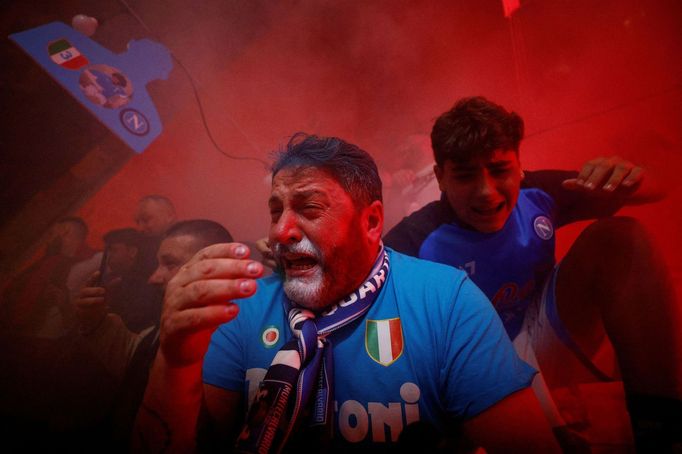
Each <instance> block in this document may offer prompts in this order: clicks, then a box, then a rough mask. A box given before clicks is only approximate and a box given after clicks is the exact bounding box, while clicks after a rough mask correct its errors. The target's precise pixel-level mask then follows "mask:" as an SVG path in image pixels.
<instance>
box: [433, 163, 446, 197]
mask: <svg viewBox="0 0 682 454" xmlns="http://www.w3.org/2000/svg"><path fill="white" fill-rule="evenodd" d="M433 173H435V174H436V180H438V189H440V191H441V192H443V191H444V189H443V184H442V181H443V173H444V171H443V168H442V167H441V166H439V165H438V164H434V165H433Z"/></svg>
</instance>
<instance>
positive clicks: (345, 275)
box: [136, 134, 557, 452]
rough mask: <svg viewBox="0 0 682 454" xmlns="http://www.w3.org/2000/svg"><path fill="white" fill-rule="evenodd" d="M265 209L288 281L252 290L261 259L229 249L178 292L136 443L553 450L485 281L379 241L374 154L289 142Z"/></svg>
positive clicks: (203, 264)
mask: <svg viewBox="0 0 682 454" xmlns="http://www.w3.org/2000/svg"><path fill="white" fill-rule="evenodd" d="M268 205H269V208H270V215H271V224H270V234H269V241H270V244H271V245H272V248H273V252H274V256H275V259H276V261H277V262H278V265H279V269H280V273H277V274H274V275H272V276H270V277H268V278H265V279H262V280H259V281H256V279H257V278H259V277H260V276H261V275H262V273H263V265H262V264H261V263H259V262H257V261H255V260H250V259H249V250H248V248H246V247H245V246H244V245H242V244H238V243H231V244H221V245H213V246H210V247H207V248H205V249H203V250H201V251H200V252H199V253H197V254H196V255H195V256H194V257H193V258H192V259H191V260H190V261H189V262H188V263H187V264H186V265H185V266H183V267H182V269H181V270H180V271H179V272H178V273H177V274H176V275H175V277H174V278H173V279H172V280H171V281H170V282H169V283H168V286H167V289H166V298H165V301H164V310H163V315H162V322H161V345H160V348H159V352H158V354H157V357H156V359H155V362H154V365H153V366H152V371H151V375H150V381H149V386H148V387H147V391H146V394H145V398H144V404H143V406H142V408H141V409H140V412H139V413H138V422H137V438H136V442H137V448H139V449H145V450H148V451H161V450H169V451H183V452H184V451H192V450H195V449H204V448H207V446H208V447H216V446H223V449H224V447H225V446H230V445H233V446H234V443H235V440H236V447H235V449H236V451H237V452H279V451H281V450H282V449H287V450H301V451H303V452H332V451H339V450H345V449H349V448H353V449H360V450H363V449H372V450H376V449H379V450H381V449H388V448H390V447H391V446H395V444H396V443H397V442H398V441H399V437H400V434H401V432H403V429H405V427H408V428H410V427H415V426H417V427H421V428H420V429H418V430H422V432H423V433H429V434H430V433H434V434H436V435H433V436H431V437H429V438H426V437H424V438H422V439H421V442H423V443H424V444H423V445H422V448H423V449H427V450H429V449H430V448H432V449H434V450H435V449H437V448H440V447H441V446H438V440H439V437H438V434H440V435H442V434H443V433H444V432H446V431H449V432H450V433H452V431H453V429H452V427H458V429H459V430H460V431H461V433H462V436H461V437H459V438H458V440H457V442H458V443H461V444H463V445H466V444H468V443H470V444H472V445H473V446H476V445H481V446H483V447H484V448H485V449H486V450H487V451H488V452H496V451H501V450H505V449H506V450H517V451H519V450H537V451H552V450H554V449H556V448H557V446H556V444H555V443H554V440H553V438H552V436H551V433H550V432H549V427H548V425H547V424H546V422H545V421H544V418H543V417H542V413H541V410H540V408H539V404H538V402H537V400H536V399H535V397H534V395H533V393H532V392H531V391H530V389H529V388H528V386H529V384H530V381H531V380H532V377H533V375H534V373H535V372H534V370H533V369H531V368H530V367H529V366H528V365H527V364H525V363H523V362H522V361H520V360H519V359H518V357H517V356H516V354H515V353H514V352H513V348H512V346H511V343H510V341H509V339H508V337H507V336H506V334H505V333H504V329H503V327H502V324H501V323H500V321H499V319H498V318H497V316H496V314H495V312H494V310H493V308H492V306H491V305H490V303H489V301H487V300H486V298H485V297H484V296H483V295H482V293H481V292H480V291H479V290H478V288H476V287H475V286H474V285H473V284H472V283H471V281H469V280H468V279H467V278H466V275H465V273H463V272H461V271H458V270H456V269H454V268H451V267H446V266H442V265H439V264H435V263H430V262H426V261H421V260H418V259H414V258H410V257H407V256H404V255H401V254H398V253H395V252H393V251H391V250H389V249H386V248H384V247H383V244H382V242H381V234H382V228H383V206H382V201H381V180H380V179H379V176H378V172H377V168H376V165H375V163H374V161H373V160H372V158H371V157H370V156H369V155H368V154H367V153H366V152H365V151H363V150H361V149H359V148H358V147H356V146H354V145H351V144H348V143H346V142H344V141H342V140H340V139H337V138H319V137H316V136H307V135H304V134H299V135H296V136H294V137H293V138H292V140H291V141H290V142H289V144H288V146H287V148H286V149H285V150H284V151H283V152H282V153H281V154H280V155H279V157H278V158H277V160H276V162H275V164H274V166H273V179H272V192H271V196H270V199H269V202H268ZM216 328H217V329H216ZM202 369H203V370H202ZM247 409H248V410H247ZM521 415H523V417H520V416H521ZM245 416H246V417H245ZM457 422H459V424H456V423H457ZM420 425H421V426H420ZM404 432H408V430H407V429H405V430H404ZM412 435H414V432H413V433H412ZM417 438H419V437H417ZM197 443H198V445H197ZM453 447H454V446H453Z"/></svg>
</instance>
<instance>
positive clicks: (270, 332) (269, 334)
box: [261, 326, 279, 348]
mask: <svg viewBox="0 0 682 454" xmlns="http://www.w3.org/2000/svg"><path fill="white" fill-rule="evenodd" d="M278 340H279V330H278V329H277V327H276V326H268V327H267V328H265V330H263V335H262V336H261V341H263V345H265V347H266V348H271V347H274V345H275V344H276V343H277V341H278Z"/></svg>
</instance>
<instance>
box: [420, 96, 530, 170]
mask: <svg viewBox="0 0 682 454" xmlns="http://www.w3.org/2000/svg"><path fill="white" fill-rule="evenodd" d="M521 139H523V119H522V118H521V117H520V116H519V115H518V114H517V113H515V112H509V111H507V110H506V109H505V108H504V107H502V106H500V105H498V104H495V103H493V102H491V101H489V100H487V99H486V98H484V97H482V96H475V97H471V98H463V99H461V100H459V101H457V103H456V104H455V105H454V107H453V108H452V109H450V110H448V111H447V112H445V113H444V114H442V115H441V116H440V117H438V119H436V122H435V123H434V125H433V129H432V130H431V146H432V148H433V155H434V158H435V160H436V163H437V164H438V165H439V166H442V165H443V164H444V163H445V161H448V160H450V161H454V162H460V163H461V162H466V161H469V160H471V159H472V158H473V157H475V156H480V155H486V154H489V153H492V152H493V151H495V150H514V151H515V152H517V153H518V151H519V143H520V142H521Z"/></svg>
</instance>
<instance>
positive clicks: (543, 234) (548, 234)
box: [533, 216, 554, 240]
mask: <svg viewBox="0 0 682 454" xmlns="http://www.w3.org/2000/svg"><path fill="white" fill-rule="evenodd" d="M533 229H534V230H535V233H536V234H537V236H539V237H540V238H542V239H543V240H549V239H551V238H552V237H553V236H554V226H553V225H552V221H550V220H549V218H548V217H547V216H538V217H536V218H535V220H534V221H533Z"/></svg>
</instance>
